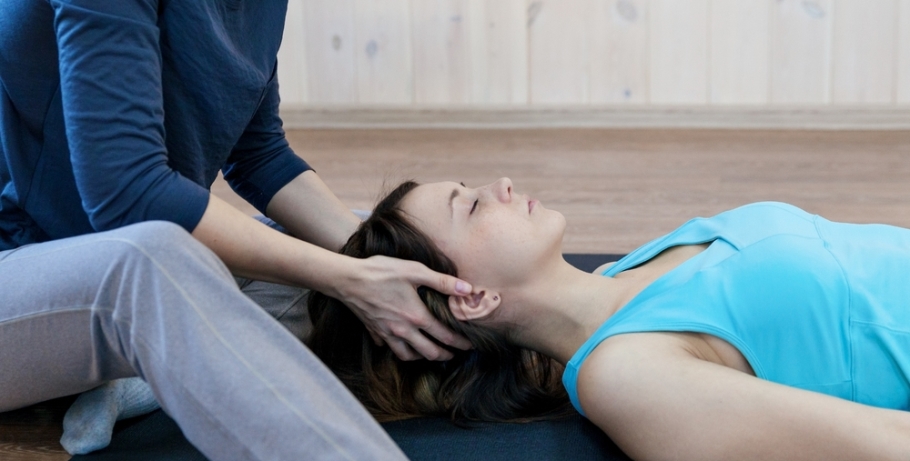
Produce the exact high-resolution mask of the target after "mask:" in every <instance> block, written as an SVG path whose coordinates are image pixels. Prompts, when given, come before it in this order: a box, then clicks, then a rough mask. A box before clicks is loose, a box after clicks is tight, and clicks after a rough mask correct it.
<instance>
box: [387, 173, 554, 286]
mask: <svg viewBox="0 0 910 461" xmlns="http://www.w3.org/2000/svg"><path fill="white" fill-rule="evenodd" d="M401 208H402V210H403V211H404V212H405V213H406V214H407V215H408V216H410V218H411V219H412V220H413V223H414V225H415V226H417V228H418V229H420V230H421V231H422V232H424V233H425V234H426V235H427V236H429V237H430V238H431V239H432V240H433V242H434V243H435V244H436V245H437V246H438V247H439V249H440V250H442V252H443V253H445V254H446V256H448V257H449V258H451V259H452V261H453V262H454V263H455V264H456V266H457V267H458V275H459V277H461V278H463V279H465V280H467V281H468V282H471V283H472V284H478V283H479V284H483V285H484V286H486V287H489V288H496V289H498V290H506V289H508V288H514V287H520V286H521V285H522V284H524V283H526V282H528V281H530V280H532V278H533V277H532V276H533V273H534V269H536V268H540V267H541V266H542V265H544V264H547V263H549V262H550V261H552V260H554V258H556V259H558V260H561V259H562V255H561V246H562V236H563V231H564V230H565V218H564V217H563V216H562V214H560V213H559V212H556V211H553V210H548V209H546V208H544V207H543V206H542V205H541V204H540V202H537V201H536V200H533V199H531V198H530V197H528V196H527V195H522V194H519V193H517V192H516V191H515V189H514V188H513V187H512V181H511V180H509V179H508V178H502V179H499V180H498V181H496V182H494V183H492V184H488V185H486V186H483V187H478V188H469V187H465V186H464V185H462V184H458V183H454V182H440V183H432V184H424V185H421V186H418V187H417V188H415V189H414V190H412V191H411V192H410V193H408V195H407V196H406V197H405V198H404V200H403V201H402V203H401Z"/></svg>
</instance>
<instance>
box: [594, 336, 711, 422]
mask: <svg viewBox="0 0 910 461" xmlns="http://www.w3.org/2000/svg"><path fill="white" fill-rule="evenodd" d="M693 356H695V354H694V353H693V351H692V350H691V345H690V343H689V342H688V341H686V339H685V338H683V337H681V336H680V335H675V334H667V333H632V334H621V335H616V336H612V337H610V338H607V339H606V340H605V341H604V342H602V343H601V344H600V345H599V346H597V348H596V349H594V351H593V352H591V354H590V355H589V356H588V358H587V359H586V360H585V363H584V365H583V366H582V368H581V370H579V376H578V393H579V398H580V400H581V401H582V405H583V407H585V409H586V411H587V407H586V406H585V404H586V403H588V402H591V403H592V404H594V403H595V402H594V401H595V400H612V399H610V397H633V396H632V395H627V393H630V392H631V393H635V392H637V391H636V389H637V388H638V387H637V386H636V383H637V382H638V381H639V380H640V379H642V378H643V377H645V375H646V374H647V373H649V371H651V370H654V366H653V364H654V363H655V362H663V361H666V360H675V359H678V358H681V357H693ZM617 394H619V395H617Z"/></svg>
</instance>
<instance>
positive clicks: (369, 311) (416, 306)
mask: <svg viewBox="0 0 910 461" xmlns="http://www.w3.org/2000/svg"><path fill="white" fill-rule="evenodd" d="M355 261H356V264H357V265H356V266H355V267H356V271H355V272H354V273H353V274H352V276H351V277H349V278H348V280H345V281H344V282H342V283H341V284H340V285H337V286H336V290H337V291H338V295H339V296H337V297H338V298H339V299H340V300H341V301H342V302H344V303H345V304H346V305H347V306H348V307H349V308H351V311H353V312H354V314H355V315H357V317H358V318H360V321H362V322H363V324H364V325H365V326H366V328H367V331H369V332H370V335H371V336H372V337H373V341H374V342H376V344H377V345H381V344H382V343H385V344H387V345H388V346H389V348H391V349H392V351H393V352H394V353H395V355H397V356H398V358H400V359H401V360H418V359H420V358H426V359H428V360H449V359H451V358H452V357H453V355H452V353H451V352H450V351H448V350H446V349H445V348H444V347H440V346H439V345H438V344H436V343H434V342H433V341H432V340H430V339H429V338H427V336H425V334H426V335H429V336H432V337H433V338H435V339H436V340H437V341H439V342H440V343H442V344H445V345H447V346H451V347H455V348H458V349H463V350H467V349H470V348H471V347H472V346H471V343H470V342H469V341H468V340H467V339H466V338H465V337H463V336H461V335H459V334H457V333H455V332H453V331H452V330H450V329H449V328H447V327H446V326H445V325H443V324H442V323H441V322H440V321H439V320H437V319H436V318H435V317H433V315H432V314H430V312H429V310H428V309H427V307H426V306H425V305H424V304H423V302H422V301H421V300H420V297H419V296H418V295H417V287H420V286H424V287H427V288H432V289H434V290H436V291H438V292H440V293H443V294H447V295H466V294H470V293H471V285H470V284H468V283H467V282H464V281H462V280H459V279H458V278H456V277H452V276H450V275H445V274H440V273H438V272H434V271H432V270H430V269H429V268H427V267H426V266H424V265H423V264H420V263H418V262H414V261H405V260H401V259H395V258H389V257H386V256H372V257H370V258H366V259H358V260H355Z"/></svg>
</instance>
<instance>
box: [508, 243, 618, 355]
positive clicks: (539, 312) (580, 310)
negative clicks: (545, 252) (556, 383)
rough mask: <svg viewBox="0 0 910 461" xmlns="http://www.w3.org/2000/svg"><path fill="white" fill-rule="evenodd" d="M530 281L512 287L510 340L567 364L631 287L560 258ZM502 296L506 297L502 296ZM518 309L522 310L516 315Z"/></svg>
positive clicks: (614, 309) (612, 312)
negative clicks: (517, 288) (512, 314)
mask: <svg viewBox="0 0 910 461" xmlns="http://www.w3.org/2000/svg"><path fill="white" fill-rule="evenodd" d="M541 275H542V276H541V277H540V278H538V279H536V280H535V282H534V283H532V284H531V285H530V286H531V287H532V288H528V286H524V287H522V289H521V290H515V294H513V296H510V297H512V298H513V300H512V301H513V302H511V303H510V304H513V305H514V308H513V309H510V312H512V313H516V315H514V316H510V317H511V318H506V319H503V320H504V321H506V322H508V323H509V324H510V325H513V326H514V328H512V329H511V335H512V336H511V338H510V340H511V341H512V342H513V343H515V344H517V345H519V346H522V347H525V348H528V349H532V350H536V351H538V352H540V353H543V354H545V355H547V356H549V357H552V358H554V359H556V360H558V361H559V362H561V363H563V364H565V363H566V362H568V361H569V359H571V358H572V355H573V354H574V353H575V351H577V350H578V348H580V347H581V345H582V344H583V343H584V342H585V341H586V340H587V339H588V338H589V337H590V336H591V335H592V334H593V333H594V331H595V330H597V328H598V327H600V326H601V325H602V324H603V323H604V322H605V321H606V320H607V319H608V318H610V317H611V316H612V315H613V314H614V313H615V312H616V311H617V310H619V308H621V307H622V306H623V305H624V304H625V303H626V302H627V301H628V296H629V294H630V293H631V292H632V288H633V286H634V284H633V283H630V281H629V280H627V279H614V278H610V277H604V276H601V275H595V274H590V273H587V272H583V271H580V270H578V269H576V268H574V267H572V266H571V265H569V264H568V263H566V262H565V261H563V260H560V261H559V263H557V264H554V265H553V267H552V268H550V269H549V270H546V271H541ZM504 299H505V298H504ZM518 313H520V314H518Z"/></svg>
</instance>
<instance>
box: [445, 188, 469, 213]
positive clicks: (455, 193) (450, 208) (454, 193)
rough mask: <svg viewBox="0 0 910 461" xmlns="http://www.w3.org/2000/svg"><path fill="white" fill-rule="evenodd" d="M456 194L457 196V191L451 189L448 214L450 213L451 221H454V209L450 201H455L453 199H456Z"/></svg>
mask: <svg viewBox="0 0 910 461" xmlns="http://www.w3.org/2000/svg"><path fill="white" fill-rule="evenodd" d="M459 184H461V187H468V186H465V185H464V183H463V182H462V183H459ZM458 194H459V191H458V189H452V194H451V195H449V212H450V213H449V214H450V215H451V217H452V219H455V208H454V207H452V201H454V200H455V197H458Z"/></svg>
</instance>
